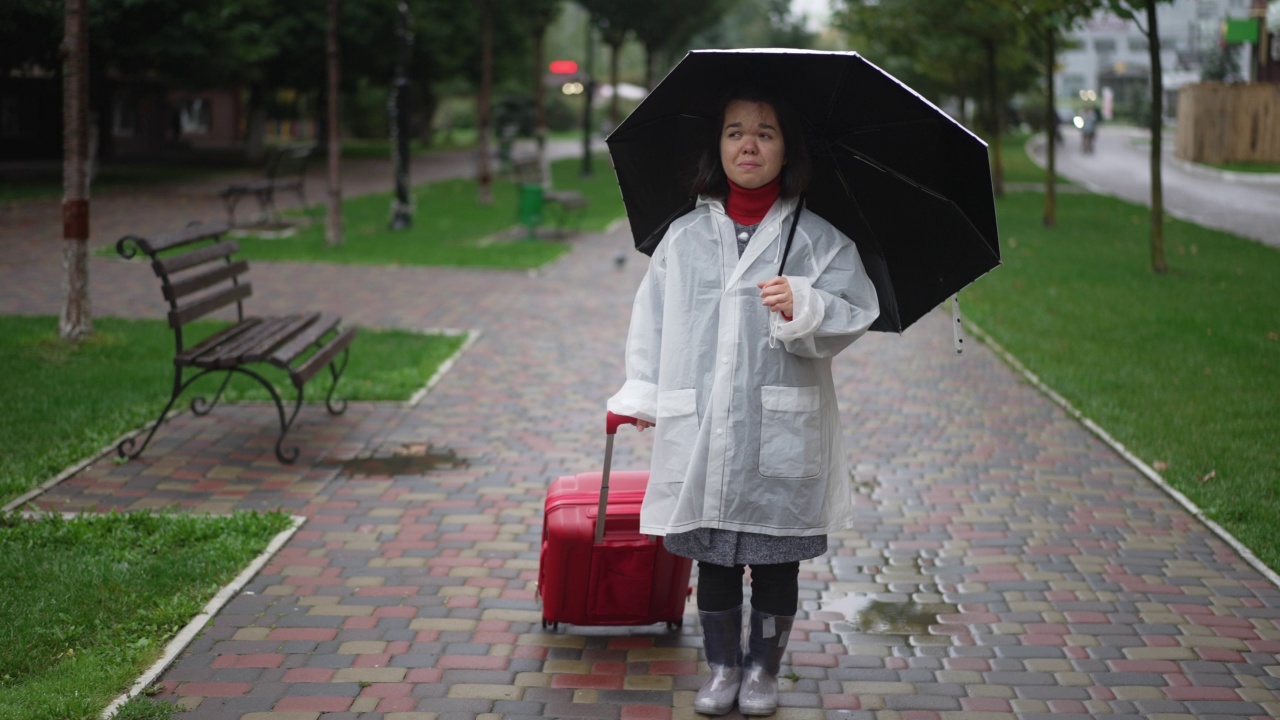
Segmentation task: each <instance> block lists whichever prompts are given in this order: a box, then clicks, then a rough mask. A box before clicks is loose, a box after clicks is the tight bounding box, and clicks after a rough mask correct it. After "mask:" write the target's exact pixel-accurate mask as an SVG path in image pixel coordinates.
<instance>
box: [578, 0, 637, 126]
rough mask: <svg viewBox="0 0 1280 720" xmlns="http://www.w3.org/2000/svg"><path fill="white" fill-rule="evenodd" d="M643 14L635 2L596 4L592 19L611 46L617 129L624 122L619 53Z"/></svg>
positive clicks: (611, 118)
mask: <svg viewBox="0 0 1280 720" xmlns="http://www.w3.org/2000/svg"><path fill="white" fill-rule="evenodd" d="M588 9H591V8H588ZM643 12H644V8H643V7H641V6H640V5H639V4H638V3H635V2H634V0H633V2H603V3H594V9H593V10H592V18H593V19H594V20H595V21H596V27H598V28H599V29H600V37H601V38H603V39H604V42H605V44H606V45H608V46H609V84H610V85H611V86H612V87H613V96H612V98H611V101H610V103H609V123H610V127H617V126H618V123H620V122H622V117H621V116H620V114H619V110H618V53H619V52H621V50H622V45H623V43H625V42H626V41H627V40H629V39H631V36H632V34H633V33H634V32H635V29H634V26H635V24H636V17H637V15H639V14H643Z"/></svg>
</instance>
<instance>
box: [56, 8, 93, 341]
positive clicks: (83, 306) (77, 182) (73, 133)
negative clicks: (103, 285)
mask: <svg viewBox="0 0 1280 720" xmlns="http://www.w3.org/2000/svg"><path fill="white" fill-rule="evenodd" d="M86 4H87V3H86V0H67V3H66V7H65V10H64V18H63V19H64V25H65V27H64V33H65V35H64V37H63V41H62V57H63V61H62V106H63V115H64V118H63V122H62V144H63V148H62V195H63V197H62V267H63V270H64V273H63V277H64V278H65V280H64V283H63V289H64V290H65V291H66V298H65V301H64V302H63V305H62V315H61V317H60V318H59V319H58V336H59V337H61V338H62V339H63V340H68V341H76V340H81V339H83V338H85V337H87V336H88V335H89V334H90V333H92V332H93V316H92V313H91V312H90V306H89V182H88V168H87V167H86V165H87V163H88V161H89V158H88V149H89V30H88V17H87V16H88V9H87V7H86Z"/></svg>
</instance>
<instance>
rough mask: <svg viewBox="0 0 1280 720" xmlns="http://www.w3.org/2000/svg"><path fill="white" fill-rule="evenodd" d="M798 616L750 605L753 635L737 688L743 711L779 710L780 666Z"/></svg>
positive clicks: (760, 712)
mask: <svg viewBox="0 0 1280 720" xmlns="http://www.w3.org/2000/svg"><path fill="white" fill-rule="evenodd" d="M795 619H796V618H795V616H794V615H790V616H788V615H770V614H768V613H763V612H760V611H759V610H756V609H755V608H751V635H750V637H749V638H748V639H747V658H746V660H745V661H743V666H744V668H743V677H742V687H741V689H739V690H738V710H739V711H740V712H741V713H742V714H743V715H772V714H773V713H774V712H776V711H777V710H778V669H779V668H781V667H782V653H783V652H785V651H786V649H787V640H788V639H789V638H790V637H791V625H792V623H794V622H795Z"/></svg>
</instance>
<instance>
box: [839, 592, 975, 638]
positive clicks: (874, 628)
mask: <svg viewBox="0 0 1280 720" xmlns="http://www.w3.org/2000/svg"><path fill="white" fill-rule="evenodd" d="M818 611H819V612H827V613H835V614H838V615H840V616H842V617H844V618H847V622H840V621H836V622H833V623H831V630H832V631H833V632H837V633H842V632H843V633H861V634H864V635H906V636H911V635H929V627H930V626H932V625H937V624H938V616H939V615H945V614H947V613H953V612H955V611H956V606H955V605H951V604H948V603H930V604H928V605H921V604H919V603H917V602H914V601H907V602H886V601H884V600H876V599H875V598H874V597H872V596H870V595H861V594H851V595H846V596H844V597H837V598H823V599H822V600H821V601H819V603H818Z"/></svg>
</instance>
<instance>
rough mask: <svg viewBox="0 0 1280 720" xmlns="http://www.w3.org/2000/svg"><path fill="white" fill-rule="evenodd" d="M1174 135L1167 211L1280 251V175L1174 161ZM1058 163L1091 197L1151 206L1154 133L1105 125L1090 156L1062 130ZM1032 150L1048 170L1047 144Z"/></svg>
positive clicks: (1165, 182) (1166, 180)
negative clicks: (1237, 171) (1251, 173)
mask: <svg viewBox="0 0 1280 720" xmlns="http://www.w3.org/2000/svg"><path fill="white" fill-rule="evenodd" d="M1174 132H1175V131H1174V130H1169V131H1168V132H1166V133H1165V136H1164V138H1163V141H1162V142H1161V149H1162V151H1163V152H1162V153H1161V157H1162V159H1163V162H1162V163H1161V169H1160V178H1161V187H1162V189H1163V193H1164V204H1165V209H1166V211H1167V212H1168V213H1169V214H1170V215H1172V216H1174V217H1176V218H1180V219H1182V220H1189V221H1191V222H1194V223H1198V224H1200V225H1203V226H1205V227H1210V228H1215V229H1218V230H1225V231H1227V232H1231V233H1235V234H1236V235H1240V236H1242V237H1246V238H1251V239H1253V240H1257V241H1259V242H1262V243H1265V244H1267V245H1271V246H1274V247H1280V174H1267V175H1250V174H1247V173H1223V172H1220V171H1217V170H1215V169H1213V168H1208V167H1204V166H1199V165H1193V164H1191V163H1187V162H1184V161H1181V160H1179V159H1178V158H1177V157H1175V156H1174V146H1175V144H1176V143H1175V137H1174ZM1063 140H1064V142H1063V144H1062V145H1061V146H1059V153H1058V154H1057V156H1056V157H1055V159H1054V164H1055V166H1056V167H1057V171H1058V174H1059V175H1061V176H1062V177H1065V178H1067V179H1069V180H1073V181H1075V182H1078V183H1080V184H1081V185H1083V186H1085V187H1086V188H1088V189H1089V190H1092V191H1093V192H1097V193H1102V194H1104V195H1111V196H1114V197H1118V198H1121V199H1124V200H1128V201H1129V202H1134V203H1137V204H1139V205H1146V206H1150V205H1151V160H1150V158H1151V132H1150V131H1149V130H1143V129H1141V128H1135V127H1127V126H1123V125H1108V124H1106V123H1104V124H1102V125H1100V126H1099V128H1098V137H1097V147H1096V150H1095V152H1094V153H1093V154H1092V155H1086V154H1084V153H1083V152H1082V151H1081V149H1080V133H1079V132H1076V131H1074V129H1073V128H1069V127H1064V128H1063ZM1028 147H1029V148H1030V149H1031V151H1032V152H1031V156H1032V158H1033V159H1034V160H1035V161H1036V162H1038V163H1039V164H1040V165H1041V167H1043V166H1044V143H1043V141H1042V140H1040V139H1039V138H1037V139H1035V140H1033V141H1032V142H1031V143H1030V144H1029V145H1028Z"/></svg>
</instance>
